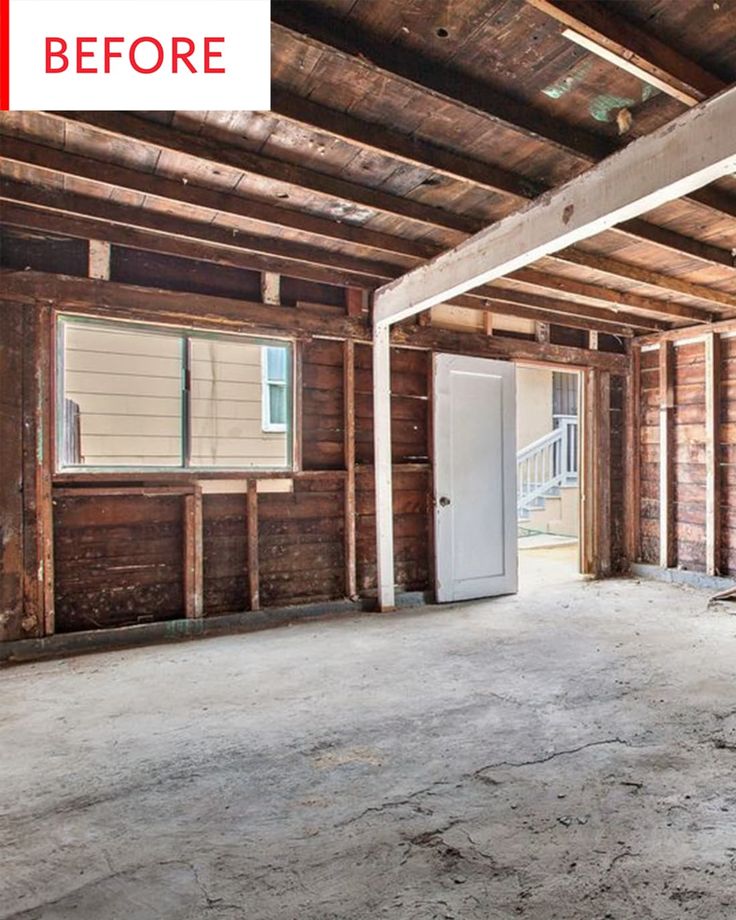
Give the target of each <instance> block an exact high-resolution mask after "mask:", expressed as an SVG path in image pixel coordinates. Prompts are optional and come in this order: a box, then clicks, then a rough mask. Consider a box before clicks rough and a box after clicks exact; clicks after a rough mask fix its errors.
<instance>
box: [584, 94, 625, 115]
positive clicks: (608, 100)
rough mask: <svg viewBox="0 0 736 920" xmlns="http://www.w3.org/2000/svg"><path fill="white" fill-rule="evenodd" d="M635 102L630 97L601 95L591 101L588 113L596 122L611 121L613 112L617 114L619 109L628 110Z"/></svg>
mask: <svg viewBox="0 0 736 920" xmlns="http://www.w3.org/2000/svg"><path fill="white" fill-rule="evenodd" d="M635 102H636V99H632V98H631V97H630V96H611V95H609V94H608V93H602V94H601V95H600V96H596V97H595V99H593V100H592V101H591V103H590V107H589V109H588V111H589V112H590V114H591V115H592V116H593V118H595V120H596V121H612V118H611V114H612V113H613V112H618V110H619V109H628V108H629V107H630V106H632V105H634V104H635Z"/></svg>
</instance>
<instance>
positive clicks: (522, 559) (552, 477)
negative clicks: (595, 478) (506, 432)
mask: <svg viewBox="0 0 736 920" xmlns="http://www.w3.org/2000/svg"><path fill="white" fill-rule="evenodd" d="M516 381H517V391H516V393H517V398H516V436H517V457H516V480H517V486H516V488H517V496H516V497H517V508H516V510H517V520H518V545H519V583H520V586H521V587H522V588H524V587H530V586H532V585H536V586H539V585H542V584H549V583H550V582H557V581H565V580H569V579H571V578H575V577H576V576H577V575H579V573H580V517H581V515H580V495H581V492H580V442H581V437H580V401H581V377H580V372H579V371H577V370H559V369H557V368H554V369H553V368H551V367H550V366H548V365H519V366H517V376H516Z"/></svg>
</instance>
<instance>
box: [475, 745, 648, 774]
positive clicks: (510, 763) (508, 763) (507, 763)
mask: <svg viewBox="0 0 736 920" xmlns="http://www.w3.org/2000/svg"><path fill="white" fill-rule="evenodd" d="M608 744H625V745H629V744H631V742H630V741H626V740H625V739H624V738H619V737H618V735H616V736H615V737H613V738H602V739H601V740H600V741H589V742H587V744H581V745H580V746H579V747H574V748H568V749H567V750H564V751H552V752H551V753H549V754H545V755H544V756H542V757H534V758H532V759H531V760H499V761H497V762H496V763H489V764H486V766H484V767H479V768H478V769H477V770H474V771H473V773H472V774H470V775H471V776H480V774H482V773H485V772H486V770H497V769H499V768H500V767H530V766H533V765H535V764H540V763H549V761H550V760H554V759H555V758H556V757H566V756H568V755H570V754H579V753H580V752H581V751H586V750H587V749H588V748H592V747H603V746H604V745H608Z"/></svg>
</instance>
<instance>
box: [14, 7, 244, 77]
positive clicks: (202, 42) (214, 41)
mask: <svg viewBox="0 0 736 920" xmlns="http://www.w3.org/2000/svg"><path fill="white" fill-rule="evenodd" d="M1 2H2V0H0V3H1ZM128 41H129V40H128V39H126V38H123V37H122V36H120V35H105V36H99V37H97V36H77V37H75V38H72V39H69V42H70V43H73V44H72V47H73V49H74V57H73V58H72V54H71V53H70V52H69V44H68V43H67V40H66V39H64V38H60V37H58V36H48V37H47V38H45V42H46V49H45V50H46V73H64V72H66V71H69V70H70V68H71V69H74V70H75V72H76V73H80V74H82V73H85V74H86V73H90V74H94V73H106V74H109V73H111V71H112V68H113V66H122V65H114V64H113V62H114V61H115V60H120V59H121V58H122V59H124V58H126V57H127V58H128V63H129V65H130V67H132V68H133V70H135V71H136V72H137V73H142V74H152V73H156V72H157V71H159V70H162V69H164V67H165V68H166V69H167V70H169V69H170V73H172V74H178V73H195V74H196V73H226V68H225V67H224V66H223V64H224V62H222V58H223V56H224V55H223V48H222V46H223V45H224V43H225V39H224V38H222V37H215V36H209V37H206V38H202V39H193V38H188V37H186V36H182V35H177V36H173V37H172V38H171V52H170V53H171V64H169V61H168V55H169V48H168V46H167V48H166V50H165V51H164V45H163V43H162V42H161V41H159V39H157V38H154V37H153V36H152V35H142V36H140V37H139V38H136V39H134V40H133V41H132V42H130V44H128ZM166 41H167V43H168V39H167V40H166ZM200 53H201V54H202V59H203V60H202V64H203V66H200V64H199V57H198V55H199V54H200Z"/></svg>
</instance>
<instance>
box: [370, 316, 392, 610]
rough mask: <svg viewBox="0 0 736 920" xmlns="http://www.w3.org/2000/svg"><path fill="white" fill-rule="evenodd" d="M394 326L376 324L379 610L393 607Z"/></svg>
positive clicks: (374, 433) (374, 422)
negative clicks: (392, 450)
mask: <svg viewBox="0 0 736 920" xmlns="http://www.w3.org/2000/svg"><path fill="white" fill-rule="evenodd" d="M390 343H391V327H390V325H389V324H388V323H376V324H375V326H374V327H373V445H374V461H373V462H374V471H375V479H376V561H377V563H378V575H377V577H378V609H379V610H383V611H386V610H393V609H394V606H395V596H394V509H393V489H392V484H391V347H390Z"/></svg>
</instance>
